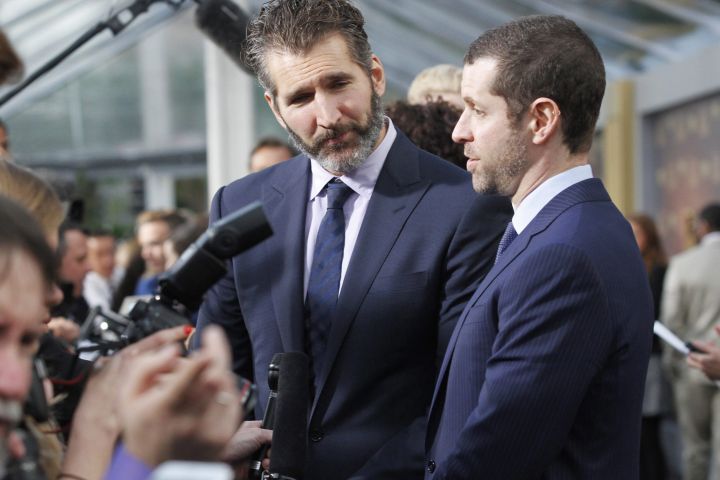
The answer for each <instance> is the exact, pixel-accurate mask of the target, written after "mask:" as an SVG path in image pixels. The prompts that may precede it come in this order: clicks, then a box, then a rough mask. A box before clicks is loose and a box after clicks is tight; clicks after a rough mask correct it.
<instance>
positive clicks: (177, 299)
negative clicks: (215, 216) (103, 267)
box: [78, 202, 272, 354]
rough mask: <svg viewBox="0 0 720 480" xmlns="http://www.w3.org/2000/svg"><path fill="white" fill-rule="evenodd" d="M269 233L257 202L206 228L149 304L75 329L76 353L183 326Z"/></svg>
mask: <svg viewBox="0 0 720 480" xmlns="http://www.w3.org/2000/svg"><path fill="white" fill-rule="evenodd" d="M270 235H272V229H271V228H270V225H269V223H268V221H267V218H266V217H265V213H264V212H263V209H262V205H261V204H260V202H254V203H251V204H250V205H248V206H246V207H244V208H242V209H240V210H238V211H236V212H234V213H233V214H232V215H229V216H227V217H225V218H223V219H221V220H219V221H217V222H215V223H213V224H212V225H210V227H209V228H208V229H207V231H206V232H205V233H204V234H202V235H201V236H200V238H198V239H197V240H196V241H195V242H194V243H193V244H192V245H190V247H188V248H187V250H185V252H183V254H182V255H181V256H180V258H179V259H178V261H177V262H176V263H175V264H174V265H173V266H172V267H171V268H170V269H169V270H168V271H166V272H165V273H164V274H163V275H162V276H161V278H160V280H159V284H158V288H157V291H156V292H155V295H154V296H153V298H151V299H150V300H139V301H138V302H136V303H135V305H134V306H133V308H132V309H131V310H130V312H129V313H128V315H127V316H123V315H120V314H117V313H114V312H109V311H103V310H101V309H93V310H92V311H91V312H90V314H89V315H88V318H87V319H86V320H85V322H84V323H83V325H82V328H81V330H80V339H81V343H80V347H79V348H78V352H81V353H88V352H99V353H101V354H109V353H112V352H115V351H118V350H120V349H122V348H123V347H125V346H127V345H130V344H131V343H135V342H137V341H138V340H141V339H143V338H145V337H147V336H149V335H152V334H153V333H155V332H157V331H160V330H163V329H166V328H172V327H177V326H181V325H187V324H189V323H190V321H189V319H190V316H191V314H192V312H193V311H195V310H197V309H198V308H199V307H200V304H201V303H202V300H203V296H204V294H205V292H206V291H207V290H208V289H209V288H210V287H212V286H213V285H214V284H215V282H217V281H218V280H220V278H222V277H223V275H225V274H226V273H227V260H228V259H230V258H232V257H234V256H235V255H238V254H240V253H242V252H244V251H245V250H248V249H250V248H252V247H253V246H255V245H257V244H258V243H260V242H261V241H262V240H264V239H266V238H267V237H269V236H270Z"/></svg>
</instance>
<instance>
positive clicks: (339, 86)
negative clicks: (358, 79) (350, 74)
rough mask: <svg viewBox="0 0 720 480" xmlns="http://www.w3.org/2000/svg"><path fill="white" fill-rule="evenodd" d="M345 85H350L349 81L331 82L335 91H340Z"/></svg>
mask: <svg viewBox="0 0 720 480" xmlns="http://www.w3.org/2000/svg"><path fill="white" fill-rule="evenodd" d="M347 85H350V80H336V81H335V82H333V84H332V87H333V88H335V89H340V88H343V87H345V86H347Z"/></svg>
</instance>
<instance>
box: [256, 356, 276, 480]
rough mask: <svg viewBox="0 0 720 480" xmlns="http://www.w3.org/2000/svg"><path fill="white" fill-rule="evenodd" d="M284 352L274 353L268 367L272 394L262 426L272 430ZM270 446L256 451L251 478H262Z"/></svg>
mask: <svg viewBox="0 0 720 480" xmlns="http://www.w3.org/2000/svg"><path fill="white" fill-rule="evenodd" d="M282 359H283V354H282V353H276V354H275V355H273V358H272V360H271V361H270V366H269V367H268V387H270V396H269V397H268V401H267V406H266V408H265V415H263V419H262V425H260V428H265V429H268V430H272V429H273V427H274V426H275V401H276V399H277V395H278V383H279V382H278V380H279V377H280V372H281V368H280V365H281V363H282ZM267 451H268V446H267V445H263V446H262V447H260V450H258V451H257V452H255V455H253V458H252V460H251V461H250V473H249V478H250V479H251V480H259V479H260V478H262V474H263V468H262V461H263V458H265V455H267Z"/></svg>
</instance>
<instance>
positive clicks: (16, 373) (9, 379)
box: [0, 347, 31, 401]
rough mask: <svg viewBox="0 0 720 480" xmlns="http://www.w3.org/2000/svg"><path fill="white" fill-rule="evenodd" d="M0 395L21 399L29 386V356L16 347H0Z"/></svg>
mask: <svg viewBox="0 0 720 480" xmlns="http://www.w3.org/2000/svg"><path fill="white" fill-rule="evenodd" d="M0 349H3V350H5V351H3V352H2V353H0V365H2V368H0V397H3V398H5V399H8V400H16V401H23V400H24V399H25V397H26V395H27V392H28V389H29V388H30V370H31V364H30V358H29V357H28V356H26V355H23V354H22V353H21V352H19V351H18V350H17V348H8V347H0Z"/></svg>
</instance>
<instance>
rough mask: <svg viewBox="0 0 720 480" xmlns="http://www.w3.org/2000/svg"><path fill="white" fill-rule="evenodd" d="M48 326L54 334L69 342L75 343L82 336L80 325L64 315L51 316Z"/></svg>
mask: <svg viewBox="0 0 720 480" xmlns="http://www.w3.org/2000/svg"><path fill="white" fill-rule="evenodd" d="M47 326H48V330H50V331H51V332H52V334H53V335H55V336H56V337H58V338H61V339H63V340H65V341H66V342H68V343H73V342H74V341H75V340H77V338H78V337H79V336H80V326H79V325H78V324H77V323H75V322H73V321H72V320H68V319H67V318H64V317H53V318H51V319H50V322H48V324H47Z"/></svg>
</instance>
